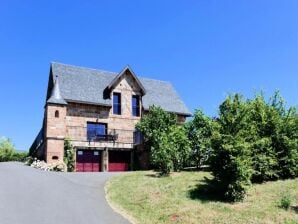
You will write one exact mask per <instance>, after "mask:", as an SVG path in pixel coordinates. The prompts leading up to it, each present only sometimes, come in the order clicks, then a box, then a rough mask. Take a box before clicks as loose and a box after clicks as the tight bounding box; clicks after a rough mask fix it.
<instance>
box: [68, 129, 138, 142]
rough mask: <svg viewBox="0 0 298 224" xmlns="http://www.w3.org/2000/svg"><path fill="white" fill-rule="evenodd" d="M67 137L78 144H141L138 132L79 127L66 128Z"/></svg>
mask: <svg viewBox="0 0 298 224" xmlns="http://www.w3.org/2000/svg"><path fill="white" fill-rule="evenodd" d="M67 137H68V138H69V139H70V140H72V141H80V142H89V143H91V142H112V143H126V144H134V145H137V144H141V143H142V141H143V136H142V134H141V132H140V131H136V130H123V129H88V128H87V127H81V126H67Z"/></svg>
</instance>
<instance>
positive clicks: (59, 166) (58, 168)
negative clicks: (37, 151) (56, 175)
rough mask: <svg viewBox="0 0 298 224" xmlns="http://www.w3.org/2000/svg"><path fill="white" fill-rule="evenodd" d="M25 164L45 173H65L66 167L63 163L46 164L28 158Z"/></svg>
mask: <svg viewBox="0 0 298 224" xmlns="http://www.w3.org/2000/svg"><path fill="white" fill-rule="evenodd" d="M25 164H27V165H29V166H31V167H34V168H36V169H40V170H45V171H55V172H66V171H67V167H66V164H65V163H64V162H60V161H58V162H56V163H51V164H47V163H46V162H45V161H42V160H38V159H37V158H32V157H28V159H27V161H26V162H25Z"/></svg>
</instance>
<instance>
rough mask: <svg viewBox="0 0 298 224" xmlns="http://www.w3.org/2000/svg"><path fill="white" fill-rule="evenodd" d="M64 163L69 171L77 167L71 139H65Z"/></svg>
mask: <svg viewBox="0 0 298 224" xmlns="http://www.w3.org/2000/svg"><path fill="white" fill-rule="evenodd" d="M64 163H65V164H66V167H67V171H68V172H73V171H74V168H75V158H74V148H73V146H72V144H71V142H70V140H69V139H65V141H64Z"/></svg>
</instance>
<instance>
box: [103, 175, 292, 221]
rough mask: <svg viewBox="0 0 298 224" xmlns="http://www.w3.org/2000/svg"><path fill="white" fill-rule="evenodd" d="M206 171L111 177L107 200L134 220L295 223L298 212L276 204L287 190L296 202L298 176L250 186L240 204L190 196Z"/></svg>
mask: <svg viewBox="0 0 298 224" xmlns="http://www.w3.org/2000/svg"><path fill="white" fill-rule="evenodd" d="M205 176H207V177H210V174H209V173H206V172H181V173H174V174H172V175H171V176H170V177H166V178H157V177H155V174H154V173H153V172H150V171H140V172H132V173H128V174H123V175H120V176H116V177H114V178H113V179H112V180H111V181H110V182H109V184H108V186H107V195H108V199H109V201H111V203H112V204H113V205H114V206H117V207H119V208H121V209H123V210H124V211H127V213H128V214H129V215H131V216H132V217H134V218H135V219H136V220H138V223H142V224H147V223H148V224H149V223H150V224H152V223H185V224H186V223H187V224H188V223H229V224H230V223H231V224H232V223H238V224H239V223H298V214H297V213H295V212H294V211H292V210H291V211H285V210H283V209H280V208H278V206H277V204H278V203H279V200H280V198H281V194H282V193H283V192H285V191H288V192H291V194H292V196H293V199H294V201H295V202H296V204H298V179H296V180H287V181H277V182H270V183H266V184H260V185H254V186H253V187H252V188H251V189H250V191H249V193H248V197H247V199H246V200H245V201H244V202H243V203H235V204H230V203H224V202H219V201H216V200H214V201H212V200H211V201H210V200H205V199H204V198H203V197H197V198H194V197H191V195H192V194H191V192H193V190H194V189H196V186H197V185H198V184H200V183H202V180H203V179H204V177H205Z"/></svg>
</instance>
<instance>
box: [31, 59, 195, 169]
mask: <svg viewBox="0 0 298 224" xmlns="http://www.w3.org/2000/svg"><path fill="white" fill-rule="evenodd" d="M151 105H156V106H160V107H161V108H163V109H164V110H166V111H169V112H173V113H176V114H177V122H178V123H183V122H184V121H185V119H186V117H187V116H190V115H191V114H190V112H189V110H188V109H187V107H186V106H185V104H184V103H183V101H182V100H181V99H180V97H179V96H178V94H177V92H176V91H175V89H174V88H173V86H172V85H171V84H170V83H169V82H165V81H160V80H153V79H148V78H143V77H139V76H137V75H136V74H135V73H134V72H133V70H132V69H131V68H130V67H129V66H126V67H125V68H124V69H123V70H122V71H121V72H120V73H114V72H107V71H102V70H96V69H91V68H84V67H77V66H73V65H66V64H61V63H51V66H50V74H49V81H48V88H47V96H46V103H45V110H44V119H43V125H42V128H41V130H40V132H39V134H38V135H37V137H36V139H35V140H34V142H33V144H32V146H31V148H30V153H31V154H32V155H36V156H37V157H39V158H41V159H44V160H45V161H46V162H47V163H53V162H57V161H59V160H60V161H63V156H64V140H65V139H66V138H67V139H69V140H70V141H71V143H72V145H73V146H74V149H75V160H76V171H80V172H84V171H88V172H92V171H93V172H96V171H125V170H131V169H132V168H133V166H134V163H138V164H139V166H140V167H141V168H145V167H146V159H147V157H146V155H145V154H142V153H136V151H137V150H138V148H139V149H140V151H141V148H142V147H140V145H141V143H142V136H141V133H139V132H138V131H137V130H135V125H136V123H137V122H138V121H139V120H140V119H141V117H142V115H143V114H144V113H146V111H148V109H149V106H151Z"/></svg>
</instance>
